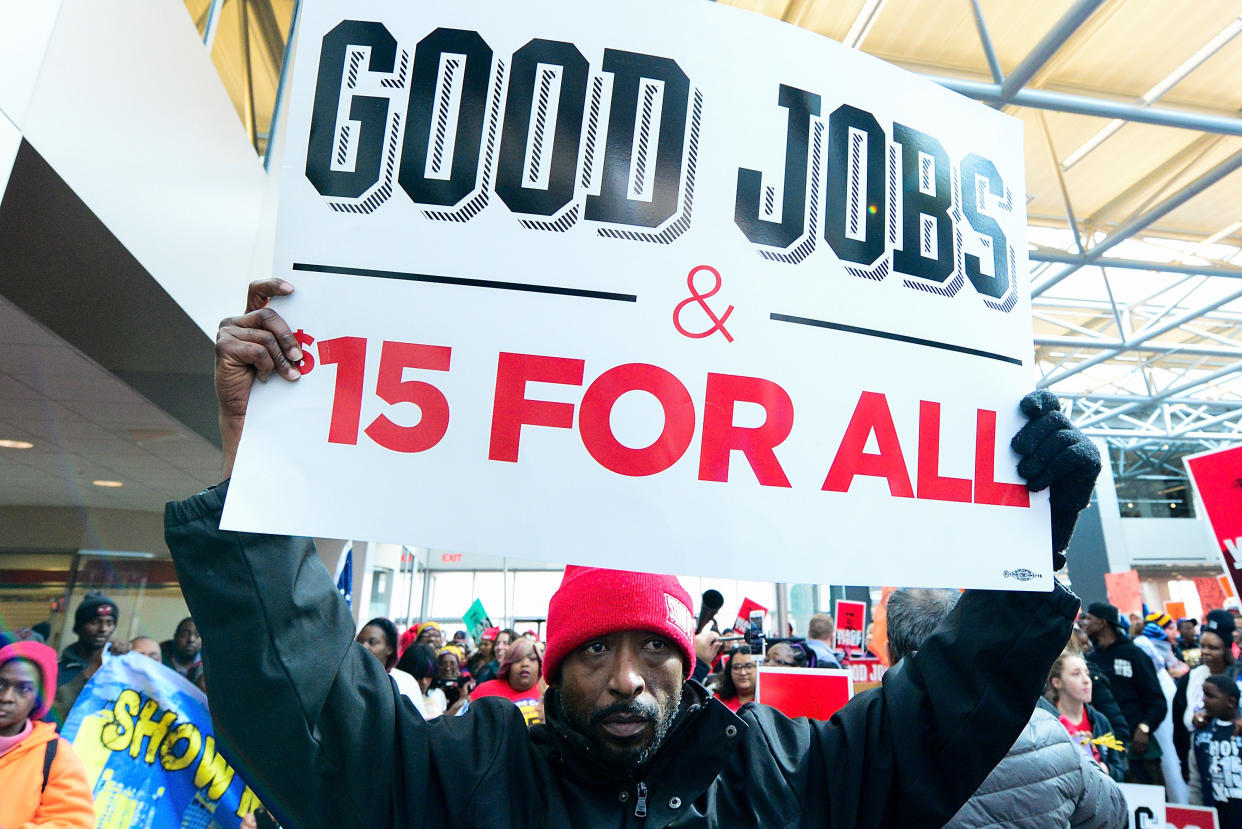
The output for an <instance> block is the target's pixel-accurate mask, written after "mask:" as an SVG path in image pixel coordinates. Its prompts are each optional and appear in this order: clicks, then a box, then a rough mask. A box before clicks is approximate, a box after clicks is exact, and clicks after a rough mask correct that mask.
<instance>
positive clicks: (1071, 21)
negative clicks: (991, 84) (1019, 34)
mask: <svg viewBox="0 0 1242 829" xmlns="http://www.w3.org/2000/svg"><path fill="white" fill-rule="evenodd" d="M1103 2H1104V0H1078V2H1076V3H1074V5H1072V6H1070V8H1069V10H1068V11H1066V12H1065V14H1063V15H1061V19H1060V20H1058V21H1057V22H1056V23H1055V24H1054V25H1053V27H1052V28H1051V29H1049V30H1048V33H1047V34H1045V35H1044V37H1043V39H1042V40H1040V41H1039V43H1037V44H1035V48H1034V49H1032V50H1031V51H1030V52H1029V53H1028V54H1027V56H1026V57H1025V58H1023V59H1022V62H1021V63H1019V64H1018V65H1017V66H1016V67H1015V68H1014V70H1013V71H1012V72H1010V73H1009V77H1008V78H1005V82H1004V83H1003V84H1002V85H1001V88H1000V93H1001V101H1002V102H1003V103H1008V102H1010V101H1012V100H1013V99H1014V96H1015V95H1017V93H1018V91H1019V90H1021V89H1022V87H1024V86H1026V84H1027V82H1028V81H1030V79H1031V78H1033V77H1035V73H1036V72H1038V71H1039V70H1040V69H1042V68H1043V67H1044V64H1046V63H1047V62H1048V60H1049V59H1050V58H1051V57H1052V56H1053V55H1054V54H1056V52H1057V50H1058V49H1060V48H1061V47H1062V46H1064V45H1065V41H1067V40H1069V39H1070V37H1072V36H1073V34H1074V32H1076V31H1078V27H1079V26H1081V25H1082V24H1083V23H1085V22H1086V21H1087V18H1088V17H1090V16H1091V15H1092V14H1094V13H1095V10H1096V9H1098V8H1099V7H1100V6H1101V5H1102V4H1103Z"/></svg>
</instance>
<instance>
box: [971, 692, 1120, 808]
mask: <svg viewBox="0 0 1242 829" xmlns="http://www.w3.org/2000/svg"><path fill="white" fill-rule="evenodd" d="M1128 823H1129V816H1128V814H1127V809H1126V802H1125V799H1124V798H1123V797H1122V794H1121V788H1120V787H1119V786H1118V785H1117V784H1116V783H1115V782H1114V781H1113V779H1112V778H1111V777H1109V776H1108V774H1107V773H1106V772H1103V771H1101V770H1100V769H1099V768H1098V767H1097V766H1096V765H1095V764H1093V763H1092V762H1091V761H1089V760H1087V759H1086V757H1085V756H1084V755H1083V753H1082V752H1080V751H1079V750H1078V747H1077V746H1076V745H1074V742H1073V740H1072V739H1070V736H1069V732H1068V731H1066V730H1065V727H1064V726H1062V725H1061V723H1060V721H1059V720H1058V719H1057V718H1056V717H1054V716H1053V715H1052V714H1050V713H1048V712H1047V711H1045V710H1044V709H1042V708H1036V709H1035V713H1034V714H1032V715H1031V721H1030V722H1029V723H1027V725H1026V728H1024V729H1022V734H1021V735H1020V736H1019V737H1018V741H1017V742H1016V743H1014V744H1013V748H1011V749H1009V753H1008V754H1006V755H1005V758H1004V759H1003V760H1001V761H1000V764H999V765H998V766H997V767H996V768H995V769H993V770H992V773H991V774H989V775H988V777H987V779H986V780H984V781H983V785H982V786H980V787H979V788H978V790H977V791H976V792H975V793H974V794H973V795H972V796H971V798H970V800H968V801H966V805H964V806H963V807H962V808H961V810H960V811H959V812H958V813H957V814H956V815H954V816H953V819H952V820H950V821H949V822H948V823H947V824H946V827H953V829H965V827H983V826H1017V827H1029V829H1050V827H1075V829H1077V827H1089V828H1090V829H1097V828H1098V829H1124V827H1125V826H1127V825H1128Z"/></svg>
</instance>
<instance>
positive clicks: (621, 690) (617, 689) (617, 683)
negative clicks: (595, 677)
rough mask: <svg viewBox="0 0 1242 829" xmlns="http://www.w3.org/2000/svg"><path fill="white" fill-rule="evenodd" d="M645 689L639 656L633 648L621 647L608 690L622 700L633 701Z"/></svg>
mask: <svg viewBox="0 0 1242 829" xmlns="http://www.w3.org/2000/svg"><path fill="white" fill-rule="evenodd" d="M646 687H647V683H646V680H644V679H643V672H642V662H641V657H640V654H639V653H638V651H637V650H636V649H635V648H632V647H622V648H621V649H620V651H618V653H617V661H616V663H615V664H614V665H613V670H612V677H611V681H610V682H609V685H608V689H609V690H610V691H612V693H614V694H616V695H617V696H619V697H621V698H622V699H634V698H636V697H637V696H638V695H639V694H641V693H642V692H643V691H644V690H646Z"/></svg>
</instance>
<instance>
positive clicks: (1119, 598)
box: [1104, 570, 1143, 625]
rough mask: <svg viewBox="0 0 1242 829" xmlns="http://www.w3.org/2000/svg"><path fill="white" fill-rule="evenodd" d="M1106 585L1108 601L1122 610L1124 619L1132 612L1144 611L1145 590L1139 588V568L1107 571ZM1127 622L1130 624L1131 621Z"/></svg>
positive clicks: (1105, 576)
mask: <svg viewBox="0 0 1242 829" xmlns="http://www.w3.org/2000/svg"><path fill="white" fill-rule="evenodd" d="M1104 585H1105V587H1106V588H1107V589H1108V603H1109V604H1111V605H1112V606H1113V607H1115V608H1117V609H1118V610H1120V611H1121V618H1122V619H1123V620H1125V619H1126V617H1127V616H1128V615H1129V614H1131V613H1139V614H1141V613H1142V612H1143V592H1142V590H1141V589H1140V588H1139V577H1138V571H1137V570H1126V571H1125V572H1124V573H1105V574H1104ZM1125 623H1126V625H1129V624H1130V623H1129V621H1126V622H1125Z"/></svg>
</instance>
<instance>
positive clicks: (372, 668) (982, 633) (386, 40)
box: [166, 0, 1100, 827]
mask: <svg viewBox="0 0 1242 829" xmlns="http://www.w3.org/2000/svg"><path fill="white" fill-rule="evenodd" d="M298 31H299V35H298V44H297V50H296V52H297V55H298V62H297V66H296V67H295V68H294V73H293V76H292V81H291V85H290V93H289V99H288V100H289V109H288V121H287V122H288V127H287V129H286V135H287V141H286V147H285V152H284V155H283V158H284V162H283V166H282V177H281V193H280V213H279V216H278V230H277V245H276V255H275V261H276V269H275V271H274V273H275V275H276V276H278V277H283V278H274V279H272V280H270V281H266V282H261V283H257V284H256V285H254V286H253V288H252V291H251V295H250V301H249V302H248V305H247V309H246V313H245V314H243V315H242V316H240V317H234V318H229V319H227V320H225V321H224V323H223V324H222V326H221V328H220V331H219V334H218V337H217V366H216V368H217V371H216V388H217V393H218V397H219V399H220V401H221V411H220V423H221V429H222V432H223V436H224V453H225V456H226V458H227V461H228V466H229V468H230V471H231V469H232V465H233V461H234V458H236V465H237V469H236V474H235V475H234V476H233V477H232V478H231V480H230V482H229V483H228V484H226V485H221V486H219V487H215V488H213V489H211V490H208V491H206V492H204V493H201V494H199V495H197V496H195V497H193V498H191V499H189V500H187V501H185V502H182V503H177V504H171V505H169V507H168V509H167V512H166V527H167V531H166V534H167V538H168V543H169V547H170V548H171V549H172V550H173V554H174V558H175V562H176V565H177V569H178V573H179V576H180V579H181V584H182V589H183V591H184V594H185V596H186V600H187V602H188V603H189V605H190V609H191V611H192V612H193V614H194V618H195V620H196V621H197V622H198V623H199V627H200V630H201V631H202V633H203V640H204V643H205V644H204V650H205V654H206V656H205V659H206V662H207V665H208V667H207V677H208V682H209V683H211V685H212V715H213V717H215V718H216V719H217V721H218V722H219V723H220V729H219V731H220V733H221V735H222V739H224V740H227V742H228V745H229V747H230V748H231V749H232V751H233V756H236V757H237V758H238V761H239V763H240V764H241V765H242V766H243V767H244V770H245V773H246V777H247V779H248V780H250V781H251V782H252V784H253V785H256V786H257V787H258V789H259V790H261V795H262V797H263V799H264V802H265V803H271V804H272V806H273V810H274V811H276V812H277V813H278V814H280V815H281V816H282V818H287V820H285V821H284V822H286V823H289V824H291V825H297V826H299V827H318V826H325V827H327V826H331V827H340V826H368V827H370V826H396V827H407V826H410V827H423V826H427V827H440V826H463V827H464V826H498V827H548V826H552V827H561V826H637V825H643V826H670V825H680V826H690V825H694V826H729V827H732V826H762V827H778V826H779V827H795V826H808V827H810V826H817V827H822V826H841V827H846V826H849V827H855V826H880V825H900V826H929V825H937V824H942V823H943V822H944V821H946V820H947V819H948V818H949V817H951V816H952V815H953V813H954V812H956V811H957V809H958V808H959V807H960V805H961V804H962V803H963V802H964V801H965V800H966V798H967V797H968V796H969V795H970V793H971V792H972V791H973V790H974V789H975V788H976V787H977V786H978V784H979V783H980V782H981V781H982V780H983V779H984V778H985V777H986V776H987V774H988V772H989V771H990V770H991V768H992V767H993V766H994V765H995V763H996V762H997V761H998V760H999V759H1000V758H1001V757H1002V756H1003V755H1004V754H1005V752H1006V750H1008V748H1009V747H1010V746H1011V745H1012V743H1013V741H1014V738H1015V737H1016V736H1017V734H1018V733H1019V731H1020V730H1021V728H1022V726H1023V725H1024V724H1025V723H1026V722H1027V720H1028V718H1029V715H1030V712H1031V710H1032V709H1033V707H1034V705H1035V700H1036V695H1037V692H1038V690H1039V688H1041V687H1042V685H1043V682H1044V679H1045V675H1046V672H1047V669H1048V667H1049V665H1050V664H1051V663H1052V661H1053V658H1054V657H1055V656H1056V655H1057V654H1058V653H1059V652H1060V650H1061V648H1062V646H1063V645H1064V643H1065V641H1066V640H1067V639H1068V638H1069V630H1070V622H1071V620H1072V618H1073V616H1074V614H1075V612H1076V610H1077V606H1078V603H1077V600H1076V599H1075V598H1074V597H1073V596H1072V595H1071V594H1069V593H1068V592H1067V591H1066V590H1064V589H1063V588H1060V587H1058V586H1057V585H1056V580H1055V578H1054V577H1053V570H1055V569H1056V568H1057V567H1059V566H1061V565H1063V564H1064V557H1063V556H1062V555H1061V552H1060V551H1063V550H1064V549H1065V548H1066V546H1067V545H1068V543H1069V536H1070V533H1071V531H1072V528H1073V524H1074V521H1075V520H1076V517H1077V514H1078V511H1079V510H1081V509H1082V508H1083V507H1084V506H1086V504H1087V502H1088V500H1089V496H1090V491H1091V487H1092V485H1093V482H1094V479H1095V475H1096V473H1097V472H1098V469H1099V463H1100V461H1099V456H1098V453H1097V452H1096V451H1095V449H1094V447H1092V446H1091V444H1090V443H1088V442H1087V441H1086V440H1085V439H1084V438H1083V436H1082V435H1081V434H1079V433H1078V432H1077V431H1075V430H1074V429H1072V428H1071V427H1070V425H1069V422H1068V421H1067V420H1066V418H1065V417H1064V416H1063V415H1062V414H1061V413H1060V411H1059V410H1058V403H1057V400H1056V398H1055V397H1054V396H1053V395H1051V394H1050V393H1048V392H1039V393H1036V394H1033V395H1030V396H1028V397H1027V398H1026V399H1025V400H1023V402H1022V404H1021V410H1020V411H1019V408H1018V407H1016V406H1015V405H1014V401H1015V400H1016V399H1017V397H1018V396H1019V395H1020V394H1021V392H1022V391H1024V390H1025V389H1027V388H1029V384H1030V376H1031V373H1030V356H1029V355H1030V324H1029V297H1028V296H1027V291H1026V280H1025V279H1023V278H1021V277H1020V275H1024V274H1025V273H1026V268H1025V265H1026V245H1025V242H1024V241H1023V227H1024V217H1023V206H1024V204H1025V202H1024V199H1023V190H1024V185H1023V183H1022V181H1023V164H1022V154H1021V124H1020V123H1018V122H1016V121H1014V120H1013V119H1008V118H1005V117H1004V116H1002V115H1000V114H998V113H996V112H994V111H991V110H988V109H986V108H984V107H980V106H978V105H976V104H972V103H970V102H967V101H965V100H963V99H961V98H959V97H956V96H954V95H953V94H951V93H949V92H947V91H945V90H943V89H940V88H935V87H933V86H932V85H930V84H927V83H926V82H922V81H917V80H914V79H912V78H911V77H910V76H909V75H906V74H903V73H902V72H901V71H900V70H898V69H896V68H895V67H892V66H888V65H886V64H883V63H882V62H880V61H877V60H874V59H871V58H868V57H866V56H862V55H859V54H858V53H857V52H855V51H854V50H849V49H844V48H842V47H840V46H839V45H838V44H831V43H829V42H828V41H825V40H823V39H821V38H817V37H815V36H814V35H812V34H810V33H808V32H805V31H798V30H796V29H793V28H792V27H787V26H781V25H779V24H777V23H775V22H773V21H770V20H764V19H762V18H759V17H755V16H749V15H742V14H740V13H738V12H735V11H733V10H730V9H725V8H721V7H718V6H716V5H715V4H708V3H699V2H688V1H683V2H671V0H661V1H660V2H654V0H633V1H632V2H631V3H628V4H626V5H625V6H624V7H611V6H607V5H600V4H583V3H572V2H565V0H560V2H558V1H557V0H547V2H541V3H539V4H520V3H517V4H515V3H500V2H485V1H484V0H470V1H469V2H466V1H465V0H456V1H455V2H452V3H448V2H434V1H433V2H425V3H417V4H392V3H380V2H373V0H355V2H352V3H349V4H339V3H338V4H331V3H327V2H307V3H305V4H304V6H303V11H302V13H301V16H300V17H299V24H298ZM688 33H692V34H691V35H690V36H688ZM782 171H783V172H782ZM778 193H779V197H778ZM821 207H822V210H821ZM295 278H296V280H297V282H298V285H299V294H298V296H296V297H294V296H291V294H292V293H293V288H292V285H291V284H289V281H290V280H293V279H295ZM278 297H279V298H280V310H281V314H285V315H287V316H288V318H289V319H290V320H292V321H295V322H296V324H297V328H296V329H291V328H290V327H289V326H288V325H287V324H286V323H285V321H284V319H282V318H281V316H280V315H278V314H277V313H276V311H275V310H274V309H272V308H269V307H267V306H268V301H269V300H270V299H273V298H278ZM273 374H277V375H279V376H280V377H282V378H284V379H286V380H298V381H299V382H298V383H297V384H296V385H297V388H296V389H291V388H290V387H289V385H288V384H286V383H283V382H278V383H269V384H266V385H262V386H259V387H253V386H252V384H253V380H254V378H255V377H256V376H258V377H259V378H260V379H262V380H267V379H268V378H269V377H271V375H273ZM299 378H301V379H300V380H299ZM252 390H253V392H254V396H253V399H252V397H251V394H252ZM415 409H417V412H418V414H417V422H415ZM795 410H796V415H795ZM1023 415H1025V417H1026V418H1027V419H1029V422H1026V421H1025V420H1024V418H1023ZM243 422H245V423H246V424H247V427H246V431H245V435H244V436H242V434H241V432H242V424H243ZM1019 429H1021V431H1020V432H1019ZM1014 432H1018V436H1017V438H1016V439H1015V441H1014V443H1013V449H1014V450H1016V452H1017V453H1018V454H1020V455H1022V456H1023V458H1022V460H1021V463H1020V464H1019V465H1018V469H1017V473H1018V476H1017V477H1021V478H1025V479H1026V483H1025V485H1024V484H1023V483H1019V482H1018V481H1017V480H1015V475H1014V470H1013V468H1012V459H1011V457H1010V455H1009V452H1008V449H1007V448H1006V447H1005V445H1004V443H1003V439H1004V437H1006V436H1007V435H1009V434H1013V433H1014ZM239 438H240V440H241V445H240V451H239V444H238V441H239ZM998 439H999V440H998ZM872 447H876V448H878V452H876V451H872ZM364 480H365V481H369V482H374V485H372V486H342V485H340V483H339V482H341V481H350V482H354V481H364ZM412 481H418V482H420V485H419V486H417V488H415V487H413V486H407V485H406V484H407V483H408V482H412ZM432 482H434V483H432ZM1048 488H1050V489H1051V498H1050V499H1046V498H1041V497H1032V496H1031V495H1030V491H1041V490H1044V489H1048ZM1028 490H1029V491H1028ZM226 491H227V492H228V493H229V497H228V499H227V506H225V494H226ZM1049 507H1051V532H1052V552H1053V556H1052V561H1051V562H1050V561H1049V550H1048V531H1049ZM222 510H223V514H222ZM964 528H968V530H969V531H968V532H964V531H963V529H964ZM363 533H365V535H363ZM306 535H318V536H322V537H338V538H345V537H352V538H362V537H366V538H371V539H373V540H394V541H405V542H413V541H415V539H414V537H413V536H414V535H417V536H418V541H419V543H420V545H421V546H428V547H439V548H444V549H460V550H466V551H471V552H483V551H487V552H499V551H503V550H514V551H515V552H520V554H522V555H526V556H530V557H538V558H542V559H544V560H548V561H559V562H564V561H574V562H577V563H579V564H582V565H591V566H572V567H570V568H567V569H566V572H565V578H564V581H563V582H562V584H561V587H560V589H559V590H558V591H557V593H556V594H555V595H554V596H553V597H552V599H551V602H550V605H549V610H548V627H547V654H546V659H545V661H544V664H543V674H544V678H545V679H546V681H547V683H548V685H549V690H548V692H547V694H546V695H545V697H544V709H545V714H546V717H547V722H546V724H542V725H538V726H535V727H533V728H532V729H530V731H529V733H528V732H527V730H526V728H525V725H524V723H523V720H522V717H521V715H520V713H519V712H518V711H516V710H515V709H514V707H513V706H511V705H509V704H508V703H507V702H503V701H501V702H496V701H492V700H490V699H481V700H478V701H477V702H475V703H474V704H473V705H472V706H471V708H470V711H469V713H468V714H467V715H465V716H462V717H456V718H441V719H440V720H437V721H435V722H434V723H426V722H424V721H423V720H422V718H421V717H418V716H417V715H416V714H415V712H414V711H413V710H412V709H411V708H410V707H409V706H407V705H405V704H404V703H403V702H402V701H401V698H400V696H399V695H398V694H397V693H396V691H395V689H394V688H393V687H392V684H391V681H390V680H389V679H388V677H386V676H385V675H384V674H383V672H382V666H380V665H378V664H377V662H376V660H374V659H372V658H370V656H369V655H368V654H365V653H363V652H362V650H361V649H359V648H356V647H354V646H353V644H352V642H351V640H352V633H353V625H352V622H351V619H350V617H349V614H348V611H347V610H346V608H345V606H344V605H343V603H342V601H341V599H340V597H339V595H338V594H337V593H336V592H335V590H334V589H333V588H332V584H331V579H330V578H329V577H328V576H327V574H326V573H325V572H323V570H322V567H320V566H319V564H318V558H317V556H316V554H315V553H314V550H313V547H312V545H311V544H310V543H309V541H307V540H306V539H305V538H292V537H291V536H306ZM862 545H870V547H871V548H872V549H875V550H877V552H879V553H881V554H880V555H876V556H859V555H846V554H843V551H845V550H854V549H863V546H862ZM760 549H762V550H766V551H770V552H771V555H770V556H769V559H770V560H768V561H765V563H764V564H765V568H764V569H765V574H766V575H767V576H768V577H770V578H775V579H777V580H782V581H798V580H799V579H798V578H794V576H797V575H802V574H805V573H806V572H808V570H814V569H820V570H824V569H827V568H831V569H832V571H833V572H834V575H835V576H836V577H837V578H840V579H842V580H844V581H845V583H848V584H867V583H869V579H871V578H872V577H873V576H875V575H876V574H877V568H875V566H874V565H875V563H876V562H877V561H879V562H881V563H882V564H884V563H887V564H888V565H889V566H890V567H892V568H893V569H894V570H899V572H900V573H901V574H902V577H903V578H905V579H908V580H909V581H911V582H915V583H919V584H929V585H930V584H938V585H941V586H945V585H949V584H952V585H958V584H961V585H967V584H968V585H970V586H973V587H979V588H987V589H988V590H992V591H997V590H999V591H1009V590H1010V589H1011V588H1020V589H1017V590H1013V592H980V591H971V592H967V593H966V595H965V596H964V597H963V598H962V600H961V602H960V604H959V605H958V608H957V610H956V611H955V612H954V613H953V614H952V615H951V616H950V617H948V619H946V620H945V622H944V623H943V624H942V625H941V626H940V627H939V628H938V629H937V631H936V632H935V633H934V634H932V635H931V636H930V638H929V639H928V640H927V642H926V643H924V645H923V646H922V647H921V648H920V650H919V653H918V654H916V655H914V656H913V657H912V658H911V660H910V663H909V665H908V666H907V667H906V668H905V669H903V670H902V671H901V673H900V675H899V676H898V677H895V678H894V679H893V680H892V681H890V682H886V683H885V685H884V686H883V687H882V688H881V689H879V690H877V691H875V692H872V693H869V694H864V695H862V696H860V697H859V698H857V699H856V700H855V701H854V702H852V703H851V704H850V705H847V706H846V707H845V708H844V709H843V710H842V711H841V712H840V713H839V714H838V716H837V717H835V718H834V719H833V720H832V721H831V722H809V721H806V720H799V721H797V722H793V721H790V720H788V719H786V718H784V717H783V716H781V715H780V714H779V713H777V712H775V711H773V710H771V709H768V708H765V707H764V706H749V707H746V708H745V710H743V712H742V714H741V715H740V716H739V715H734V714H733V713H731V712H730V711H728V710H727V708H726V707H725V706H724V705H723V704H722V703H720V702H719V701H716V700H712V699H709V698H708V697H707V696H706V693H705V691H704V690H703V688H702V686H700V685H698V684H697V683H694V682H692V681H688V677H690V676H691V675H692V673H693V669H694V665H695V661H696V650H698V648H696V644H700V643H696V641H695V635H694V634H695V619H694V613H693V611H692V609H691V601H690V597H689V596H688V594H687V593H686V591H685V590H684V588H683V587H682V586H681V585H680V584H679V583H678V582H677V580H676V579H675V578H672V577H668V576H658V575H651V574H648V573H637V572H628V571H620V570H614V569H607V568H612V567H616V566H618V564H620V565H621V566H624V567H627V568H633V569H636V570H661V569H667V568H671V567H674V566H676V567H678V568H679V569H682V570H683V571H685V572H702V573H707V572H718V573H719V575H726V574H728V575H734V576H737V575H738V571H740V570H741V569H742V568H743V567H744V566H745V564H746V563H753V555H754V552H755V551H756V550H760ZM950 551H951V554H947V553H949V552H950ZM674 556H675V558H674ZM674 562H675V564H674ZM1050 563H1052V564H1053V565H1054V566H1052V567H1050V566H1049V564H1050ZM717 567H720V569H719V570H716V569H715V568H717ZM879 569H884V567H883V566H881V567H880V568H879ZM728 570H732V571H733V572H730V573H726V571H728ZM744 622H749V616H748V618H747V619H745V620H744ZM256 631H258V632H259V633H258V635H255V632H256ZM703 650H704V651H705V652H704V653H703V654H702V656H703V657H710V656H713V655H714V654H713V653H711V650H712V649H711V648H705V649H703ZM700 658H702V657H700ZM239 690H244V693H236V692H237V691H239ZM256 698H258V699H263V700H264V701H265V703H266V706H265V713H267V714H268V715H269V716H270V717H271V719H270V722H269V727H268V729H267V730H266V731H265V732H263V735H262V737H261V738H260V737H259V736H258V733H257V730H256V729H254V728H252V727H251V720H252V714H251V712H250V711H249V710H248V708H247V707H246V705H245V704H244V702H243V700H247V701H248V700H253V699H256ZM363 735H365V737H364V736H363ZM463 792H466V793H475V792H486V793H488V795H489V797H488V798H486V801H485V800H484V799H483V798H477V797H471V798H468V799H463V797H462V793H463Z"/></svg>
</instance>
